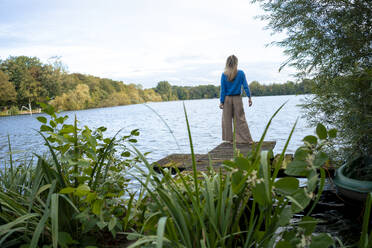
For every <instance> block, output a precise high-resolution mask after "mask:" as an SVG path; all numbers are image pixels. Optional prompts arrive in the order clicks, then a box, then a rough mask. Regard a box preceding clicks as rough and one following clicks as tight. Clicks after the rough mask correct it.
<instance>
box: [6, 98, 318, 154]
mask: <svg viewBox="0 0 372 248" xmlns="http://www.w3.org/2000/svg"><path fill="white" fill-rule="evenodd" d="M304 98H305V96H293V95H289V96H266V97H254V98H253V106H252V107H251V108H248V100H247V98H244V99H243V103H244V107H245V114H246V117H247V121H248V125H249V128H250V130H251V133H252V136H253V139H254V140H258V139H259V138H260V136H261V134H262V132H263V130H264V128H265V125H266V124H267V122H268V120H269V119H270V117H271V115H272V114H273V113H274V112H275V110H277V109H278V108H279V107H280V105H281V104H283V103H284V102H286V101H288V102H287V104H286V105H285V106H284V108H283V109H282V110H281V112H280V113H279V114H278V115H277V117H276V118H275V119H274V121H273V123H272V125H271V127H270V130H269V132H268V134H267V138H266V140H276V141H277V145H276V147H275V150H274V152H276V153H277V152H280V151H281V149H282V148H283V147H284V144H285V141H286V139H287V137H288V135H289V133H290V131H291V128H292V126H293V124H294V123H295V121H296V119H297V118H298V117H300V116H301V109H300V107H298V106H297V105H298V104H300V103H301V99H304ZM182 103H183V102H182V101H173V102H159V103H148V105H149V106H150V107H151V108H153V109H154V110H155V111H156V112H157V113H158V114H159V115H160V116H162V118H163V119H164V120H165V121H166V122H167V123H168V125H169V127H170V128H171V129H172V130H173V132H174V135H175V137H176V138H177V141H178V143H179V144H180V148H181V151H180V150H179V149H178V147H177V145H176V142H175V141H174V139H173V137H172V135H171V134H170V132H169V130H168V128H167V127H166V126H165V125H164V123H163V122H162V121H161V120H160V118H159V117H158V116H157V115H156V114H155V113H154V112H152V111H151V110H150V109H149V108H147V107H146V106H144V105H142V104H138V105H128V106H119V107H110V108H99V109H88V110H80V111H68V112H63V113H62V114H63V115H68V116H69V117H70V118H69V122H72V121H73V117H74V115H76V116H77V119H78V120H79V122H80V125H81V126H84V125H87V126H89V127H90V128H96V127H100V126H106V127H107V132H106V135H107V136H113V135H114V134H115V133H116V132H117V131H118V130H120V129H122V128H123V131H122V134H123V135H126V134H128V133H129V132H130V131H131V130H133V129H136V128H139V130H140V133H141V134H140V136H139V138H138V145H137V147H138V148H139V150H140V151H142V152H147V151H150V152H151V154H149V156H148V157H149V160H150V161H155V160H158V159H160V158H162V157H164V156H167V155H169V154H171V153H189V143H188V135H187V128H186V122H185V116H184V112H183V105H182ZM184 103H185V106H186V110H187V114H188V117H189V122H190V125H191V132H192V138H193V143H194V149H195V152H196V153H206V152H207V151H209V150H211V149H213V148H214V147H215V146H217V145H218V144H220V143H221V115H222V111H221V110H220V109H219V108H218V105H219V99H205V100H188V101H184ZM41 115H42V114H41ZM37 116H39V115H33V116H29V115H22V116H9V117H1V118H0V158H1V159H3V158H4V157H5V156H7V155H6V153H7V152H8V138H7V135H8V134H9V136H10V139H11V144H12V147H13V150H17V151H20V152H22V153H23V154H24V153H32V152H34V153H38V154H40V153H43V152H45V151H46V148H45V147H44V146H43V145H42V144H43V142H42V139H41V137H40V135H39V134H38V133H37V132H36V130H38V129H39V125H40V124H39V122H38V121H37V120H36V117H37ZM313 132H314V129H313V128H308V127H307V126H306V120H304V119H301V118H300V119H299V121H298V123H297V127H296V130H295V132H294V135H293V138H292V140H291V142H290V144H289V149H288V152H287V153H293V152H294V150H295V149H296V147H298V146H299V145H301V144H302V141H301V140H302V138H303V137H304V136H306V135H308V134H312V133H313ZM22 153H19V154H22ZM19 154H18V156H19Z"/></svg>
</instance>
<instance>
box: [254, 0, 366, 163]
mask: <svg viewBox="0 0 372 248" xmlns="http://www.w3.org/2000/svg"><path fill="white" fill-rule="evenodd" d="M252 2H258V3H259V4H260V5H261V7H262V8H263V9H264V10H265V12H266V14H265V15H263V16H262V18H263V19H265V20H268V21H269V22H268V27H269V28H271V29H273V30H274V32H286V34H287V36H286V38H284V39H283V40H281V41H278V42H274V43H275V44H277V45H279V46H281V47H283V48H284V52H285V54H287V55H288V57H289V58H288V60H287V61H286V62H285V63H284V64H283V66H285V65H289V66H293V67H295V68H296V69H297V70H298V71H299V75H301V76H303V75H311V76H313V77H314V81H313V82H314V84H313V86H311V85H310V87H312V88H313V90H314V93H315V96H314V97H313V98H310V99H308V101H307V103H306V104H305V105H304V107H305V109H307V110H308V112H307V113H308V114H307V117H308V118H309V120H310V121H312V122H313V123H316V122H326V123H328V124H329V126H335V127H337V128H338V129H339V133H340V138H341V141H339V143H338V146H340V144H341V148H343V149H341V150H339V149H338V148H337V146H334V147H333V148H334V150H335V151H336V150H338V151H339V155H340V156H342V157H345V156H349V155H350V154H351V153H361V154H371V153H372V151H371V147H372V144H371V143H372V142H371V141H369V142H365V139H364V138H363V137H369V140H371V138H370V133H371V127H370V124H368V125H367V126H365V125H364V124H363V123H372V106H371V102H372V100H371V95H372V92H371V90H372V75H371V70H372V69H371V68H372V59H371V54H372V46H371V41H372V8H371V1H370V0H355V1H335V0H321V1H313V0H286V1H284V0H253V1H252ZM301 86H302V87H304V91H307V90H308V88H309V87H308V86H309V84H308V82H303V85H301ZM305 86H306V89H305ZM359 125H361V126H363V128H356V127H357V126H359ZM349 144H350V145H351V147H350V146H349ZM347 151H350V153H348V152H347Z"/></svg>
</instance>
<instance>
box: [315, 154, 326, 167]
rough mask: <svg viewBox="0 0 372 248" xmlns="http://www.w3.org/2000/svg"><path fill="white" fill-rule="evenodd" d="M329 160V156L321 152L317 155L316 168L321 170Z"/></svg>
mask: <svg viewBox="0 0 372 248" xmlns="http://www.w3.org/2000/svg"><path fill="white" fill-rule="evenodd" d="M327 160H328V155H327V154H326V153H325V152H322V151H320V152H318V153H317V154H316V155H315V159H314V166H315V167H317V168H319V167H321V166H323V165H324V163H325V162H327Z"/></svg>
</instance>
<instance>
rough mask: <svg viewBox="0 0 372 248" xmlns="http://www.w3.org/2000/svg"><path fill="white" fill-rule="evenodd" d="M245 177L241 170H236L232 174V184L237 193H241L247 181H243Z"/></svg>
mask: <svg viewBox="0 0 372 248" xmlns="http://www.w3.org/2000/svg"><path fill="white" fill-rule="evenodd" d="M243 178H244V177H243V174H242V172H241V171H236V172H234V173H233V174H232V175H231V184H232V188H233V191H234V193H235V194H238V193H240V191H241V190H242V188H243V186H244V183H245V182H242V180H243Z"/></svg>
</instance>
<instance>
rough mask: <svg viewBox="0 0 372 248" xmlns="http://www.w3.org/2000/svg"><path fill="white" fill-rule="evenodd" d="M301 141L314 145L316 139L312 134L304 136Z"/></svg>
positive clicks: (316, 141)
mask: <svg viewBox="0 0 372 248" xmlns="http://www.w3.org/2000/svg"><path fill="white" fill-rule="evenodd" d="M303 141H306V142H309V143H310V144H312V145H316V144H317V143H318V139H317V138H316V137H315V136H314V135H308V136H306V137H305V138H304V139H303Z"/></svg>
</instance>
